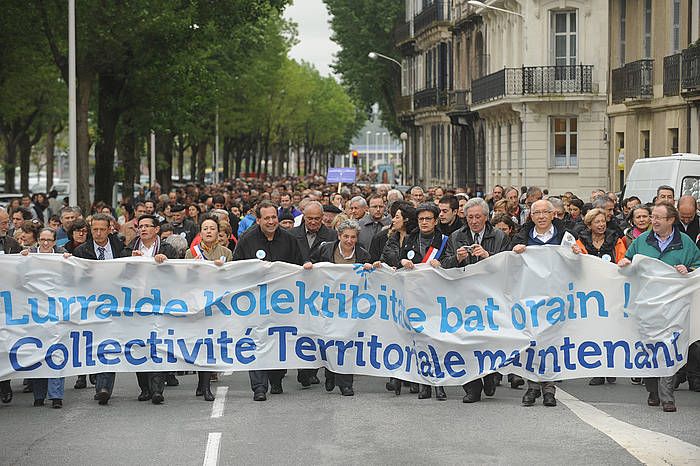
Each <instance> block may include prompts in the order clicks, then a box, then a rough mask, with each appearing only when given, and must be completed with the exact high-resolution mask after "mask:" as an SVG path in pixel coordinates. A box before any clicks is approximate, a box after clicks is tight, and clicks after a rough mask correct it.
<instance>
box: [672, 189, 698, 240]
mask: <svg viewBox="0 0 700 466" xmlns="http://www.w3.org/2000/svg"><path fill="white" fill-rule="evenodd" d="M678 215H679V216H680V220H679V221H678V223H676V226H677V227H678V230H679V231H680V232H681V233H685V234H686V235H688V236H690V239H692V240H693V241H695V242H696V244H698V246H699V247H700V237H699V236H698V235H700V220H698V202H697V201H696V200H695V198H694V197H693V196H681V198H680V199H678Z"/></svg>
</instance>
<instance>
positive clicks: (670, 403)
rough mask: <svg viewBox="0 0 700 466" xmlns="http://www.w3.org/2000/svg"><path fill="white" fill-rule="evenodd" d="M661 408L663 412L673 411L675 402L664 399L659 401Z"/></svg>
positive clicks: (674, 410)
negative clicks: (661, 401)
mask: <svg viewBox="0 0 700 466" xmlns="http://www.w3.org/2000/svg"><path fill="white" fill-rule="evenodd" d="M661 409H663V410H664V413H675V412H676V404H675V403H674V402H673V401H664V402H663V403H661Z"/></svg>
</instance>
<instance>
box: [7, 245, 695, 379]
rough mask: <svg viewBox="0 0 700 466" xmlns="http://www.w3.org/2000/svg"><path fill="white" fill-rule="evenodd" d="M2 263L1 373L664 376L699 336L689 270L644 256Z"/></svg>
mask: <svg viewBox="0 0 700 466" xmlns="http://www.w3.org/2000/svg"><path fill="white" fill-rule="evenodd" d="M0 267H1V268H2V270H3V271H4V272H3V278H2V284H0V319H2V323H1V324H0V380H3V379H7V378H24V377H27V378H31V377H58V376H67V375H77V374H87V373H93V372H104V371H115V372H136V371H146V370H158V371H174V370H193V369H206V370H215V371H230V370H233V371H240V370H251V369H277V368H279V369H283V368H285V369H293V368H314V367H324V366H325V367H328V368H330V369H332V370H334V371H336V372H340V373H353V374H365V375H373V376H393V377H397V378H400V379H404V380H410V381H414V382H423V383H429V384H433V385H457V384H463V383H465V382H467V381H469V380H473V379H475V378H477V377H480V376H483V375H484V374H486V373H490V372H493V371H495V370H499V371H500V372H502V373H509V372H512V373H516V374H519V375H522V376H523V377H526V378H528V379H532V380H559V379H570V378H577V377H592V376H601V377H602V376H606V377H612V376H618V377H641V376H667V375H672V374H673V373H675V372H676V371H677V370H678V368H680V367H681V366H682V365H683V364H685V359H686V353H687V348H688V345H689V343H690V342H692V341H694V340H697V339H700V318H699V315H700V314H698V312H697V309H696V310H694V311H693V316H692V327H691V315H690V314H691V312H690V305H691V302H692V296H693V293H698V292H700V280H698V274H700V272H694V273H693V274H690V275H688V276H682V275H680V274H679V273H677V272H676V271H675V270H674V269H673V268H672V267H669V266H667V265H665V264H663V263H661V262H659V261H657V260H654V259H649V258H646V257H637V258H635V261H634V263H633V264H632V265H631V266H629V267H627V268H625V269H618V267H617V266H616V265H613V264H610V263H607V262H604V261H602V260H600V259H598V258H595V257H589V256H585V255H584V256H576V255H574V254H572V253H571V252H570V251H569V250H568V249H566V248H564V247H552V246H548V247H541V248H538V247H529V248H528V250H527V251H526V252H525V253H524V254H522V255H517V254H514V253H502V254H498V255H496V256H494V257H492V258H489V259H488V260H485V261H483V262H480V263H478V264H477V265H473V266H469V267H467V268H466V269H453V270H443V269H433V268H431V267H429V266H419V267H418V268H417V269H416V270H412V271H410V270H403V271H399V272H394V271H393V270H391V269H390V268H388V267H384V268H382V269H379V270H373V271H365V270H363V269H362V268H361V267H360V266H351V265H333V264H316V265H315V266H314V268H313V270H311V271H308V270H303V269H302V268H301V267H298V266H295V265H289V264H284V263H268V262H259V261H257V260H253V261H243V262H234V263H229V264H226V265H225V266H223V267H217V266H215V265H213V264H212V263H207V262H201V261H177V260H175V261H167V262H166V263H164V264H161V265H157V264H155V263H154V262H152V259H146V258H129V259H119V260H115V261H86V260H80V259H76V258H70V259H63V258H62V257H61V256H48V255H32V256H29V257H21V256H7V255H2V256H0ZM695 304H697V301H696V302H695Z"/></svg>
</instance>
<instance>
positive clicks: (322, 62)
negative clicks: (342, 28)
mask: <svg viewBox="0 0 700 466" xmlns="http://www.w3.org/2000/svg"><path fill="white" fill-rule="evenodd" d="M284 16H285V17H286V18H289V19H291V20H293V21H294V22H295V23H297V25H298V31H299V37H298V39H299V43H298V44H297V45H296V46H295V47H294V48H293V49H292V50H291V51H290V53H289V56H290V57H291V58H294V59H296V60H297V61H301V60H306V61H308V62H311V63H313V64H314V65H316V69H318V71H319V72H320V73H321V75H323V76H328V75H330V74H333V70H331V68H330V65H331V63H332V62H333V54H334V53H335V52H336V51H337V50H338V45H337V44H336V43H335V42H333V41H331V28H330V25H329V24H328V20H329V16H328V11H327V10H326V6H325V5H324V3H323V1H322V0H294V4H293V5H291V6H289V7H287V9H286V11H285V13H284Z"/></svg>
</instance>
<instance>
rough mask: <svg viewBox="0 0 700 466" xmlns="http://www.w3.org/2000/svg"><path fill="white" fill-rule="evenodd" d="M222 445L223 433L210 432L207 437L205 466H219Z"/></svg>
mask: <svg viewBox="0 0 700 466" xmlns="http://www.w3.org/2000/svg"><path fill="white" fill-rule="evenodd" d="M220 444H221V432H210V433H209V437H207V449H206V451H205V452H204V466H216V465H217V464H219V445H220Z"/></svg>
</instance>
